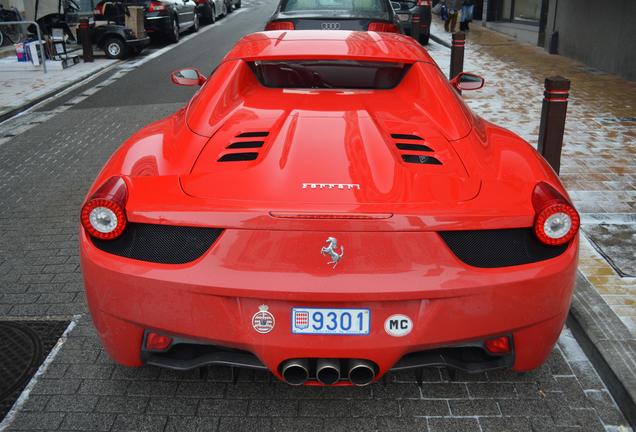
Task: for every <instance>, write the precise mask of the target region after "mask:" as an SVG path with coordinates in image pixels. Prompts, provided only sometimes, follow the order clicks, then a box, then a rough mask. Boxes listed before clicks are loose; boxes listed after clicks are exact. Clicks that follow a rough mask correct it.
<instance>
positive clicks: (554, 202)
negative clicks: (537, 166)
mask: <svg viewBox="0 0 636 432" xmlns="http://www.w3.org/2000/svg"><path fill="white" fill-rule="evenodd" d="M532 205H533V206H534V209H535V218H534V226H533V230H534V234H535V235H536V236H537V238H538V239H539V241H541V243H543V244H546V245H550V246H559V245H562V244H565V243H567V242H569V241H570V240H572V239H573V238H574V236H575V235H576V233H577V232H578V230H579V226H580V223H581V220H580V217H579V213H578V212H577V211H576V209H575V208H574V206H573V205H572V204H571V203H570V202H569V201H568V200H567V199H566V198H565V197H564V196H563V195H561V194H560V193H559V192H558V191H557V190H556V189H554V188H553V187H552V186H550V185H549V184H547V183H543V182H541V183H539V184H537V185H536V186H535V188H534V191H533V193H532Z"/></svg>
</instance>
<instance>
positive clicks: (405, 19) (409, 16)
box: [398, 14, 411, 21]
mask: <svg viewBox="0 0 636 432" xmlns="http://www.w3.org/2000/svg"><path fill="white" fill-rule="evenodd" d="M398 18H399V19H400V21H408V20H409V18H411V15H409V14H398Z"/></svg>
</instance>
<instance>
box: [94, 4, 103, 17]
mask: <svg viewBox="0 0 636 432" xmlns="http://www.w3.org/2000/svg"><path fill="white" fill-rule="evenodd" d="M93 14H94V15H104V3H98V4H97V6H95V10H94V11H93Z"/></svg>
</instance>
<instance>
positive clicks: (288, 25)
mask: <svg viewBox="0 0 636 432" xmlns="http://www.w3.org/2000/svg"><path fill="white" fill-rule="evenodd" d="M295 28H296V26H294V23H293V22H291V21H272V22H268V23H267V24H266V25H265V31H269V30H294V29H295Z"/></svg>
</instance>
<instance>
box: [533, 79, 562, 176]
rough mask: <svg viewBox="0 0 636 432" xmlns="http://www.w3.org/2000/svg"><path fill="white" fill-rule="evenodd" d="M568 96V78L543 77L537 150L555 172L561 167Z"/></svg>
mask: <svg viewBox="0 0 636 432" xmlns="http://www.w3.org/2000/svg"><path fill="white" fill-rule="evenodd" d="M569 96H570V80H569V79H567V78H564V77H562V76H553V77H549V78H546V79H545V92H544V93H543V107H542V109H541V125H540V126H539V146H538V148H537V150H538V151H539V153H541V156H543V157H544V158H545V160H546V161H548V163H549V164H550V166H552V169H554V171H555V172H556V173H557V174H558V173H559V169H560V168H561V148H562V147H563V132H564V131H565V117H566V115H567V109H568V97H569Z"/></svg>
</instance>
